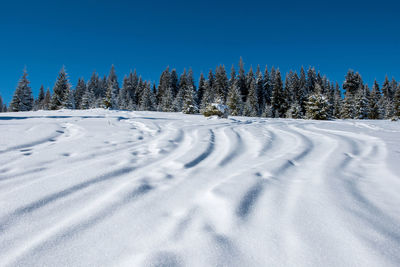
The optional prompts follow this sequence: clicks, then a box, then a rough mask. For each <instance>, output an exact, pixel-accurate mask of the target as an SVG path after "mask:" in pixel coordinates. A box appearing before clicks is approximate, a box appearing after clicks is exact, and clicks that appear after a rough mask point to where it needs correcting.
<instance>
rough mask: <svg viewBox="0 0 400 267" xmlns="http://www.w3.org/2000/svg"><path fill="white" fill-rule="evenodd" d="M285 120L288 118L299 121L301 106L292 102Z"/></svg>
mask: <svg viewBox="0 0 400 267" xmlns="http://www.w3.org/2000/svg"><path fill="white" fill-rule="evenodd" d="M286 118H289V119H301V118H302V112H301V106H300V105H299V104H298V103H297V102H293V103H292V104H291V105H290V108H289V109H288V111H287V112H286Z"/></svg>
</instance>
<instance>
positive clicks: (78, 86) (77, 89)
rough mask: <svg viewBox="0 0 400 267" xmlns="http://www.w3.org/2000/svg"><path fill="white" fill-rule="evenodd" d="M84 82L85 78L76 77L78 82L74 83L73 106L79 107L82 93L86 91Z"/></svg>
mask: <svg viewBox="0 0 400 267" xmlns="http://www.w3.org/2000/svg"><path fill="white" fill-rule="evenodd" d="M86 87H87V86H86V83H85V80H84V79H83V78H79V79H78V83H77V84H76V87H75V95H74V98H75V106H76V108H77V109H81V108H82V107H81V102H82V97H83V94H84V93H85V92H86Z"/></svg>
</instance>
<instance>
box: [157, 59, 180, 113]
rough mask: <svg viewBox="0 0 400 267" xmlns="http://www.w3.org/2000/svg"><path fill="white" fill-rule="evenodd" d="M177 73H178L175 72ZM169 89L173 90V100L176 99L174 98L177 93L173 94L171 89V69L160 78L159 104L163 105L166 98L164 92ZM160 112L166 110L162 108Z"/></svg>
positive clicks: (167, 69)
mask: <svg viewBox="0 0 400 267" xmlns="http://www.w3.org/2000/svg"><path fill="white" fill-rule="evenodd" d="M175 73H176V72H175ZM167 88H170V89H169V90H171V93H172V98H174V96H175V95H176V94H175V92H172V88H171V75H170V72H169V67H167V68H166V69H165V70H164V71H163V72H162V73H161V76H160V81H159V83H158V90H157V96H156V99H157V103H159V104H160V103H161V102H162V99H163V97H164V91H166V90H167ZM159 110H164V108H163V107H162V106H161V107H159Z"/></svg>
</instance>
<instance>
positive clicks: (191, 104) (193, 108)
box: [182, 75, 199, 114]
mask: <svg viewBox="0 0 400 267" xmlns="http://www.w3.org/2000/svg"><path fill="white" fill-rule="evenodd" d="M189 77H190V75H189ZM184 90H185V91H184V94H183V108H182V112H183V113H185V114H195V113H197V112H198V111H199V108H198V106H197V103H196V101H195V90H194V88H193V84H192V83H191V82H190V81H189V82H188V84H187V85H186V87H185V88H184Z"/></svg>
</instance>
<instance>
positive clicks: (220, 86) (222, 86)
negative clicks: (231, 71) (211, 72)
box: [214, 66, 229, 104]
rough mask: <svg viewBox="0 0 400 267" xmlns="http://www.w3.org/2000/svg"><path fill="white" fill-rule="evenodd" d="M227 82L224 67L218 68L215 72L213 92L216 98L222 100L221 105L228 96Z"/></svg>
mask: <svg viewBox="0 0 400 267" xmlns="http://www.w3.org/2000/svg"><path fill="white" fill-rule="evenodd" d="M228 88H229V81H228V77H227V76H226V72H225V66H218V67H217V69H216V70H215V79H214V90H215V93H216V97H217V98H220V99H222V101H223V104H225V103H226V97H227V95H228Z"/></svg>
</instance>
